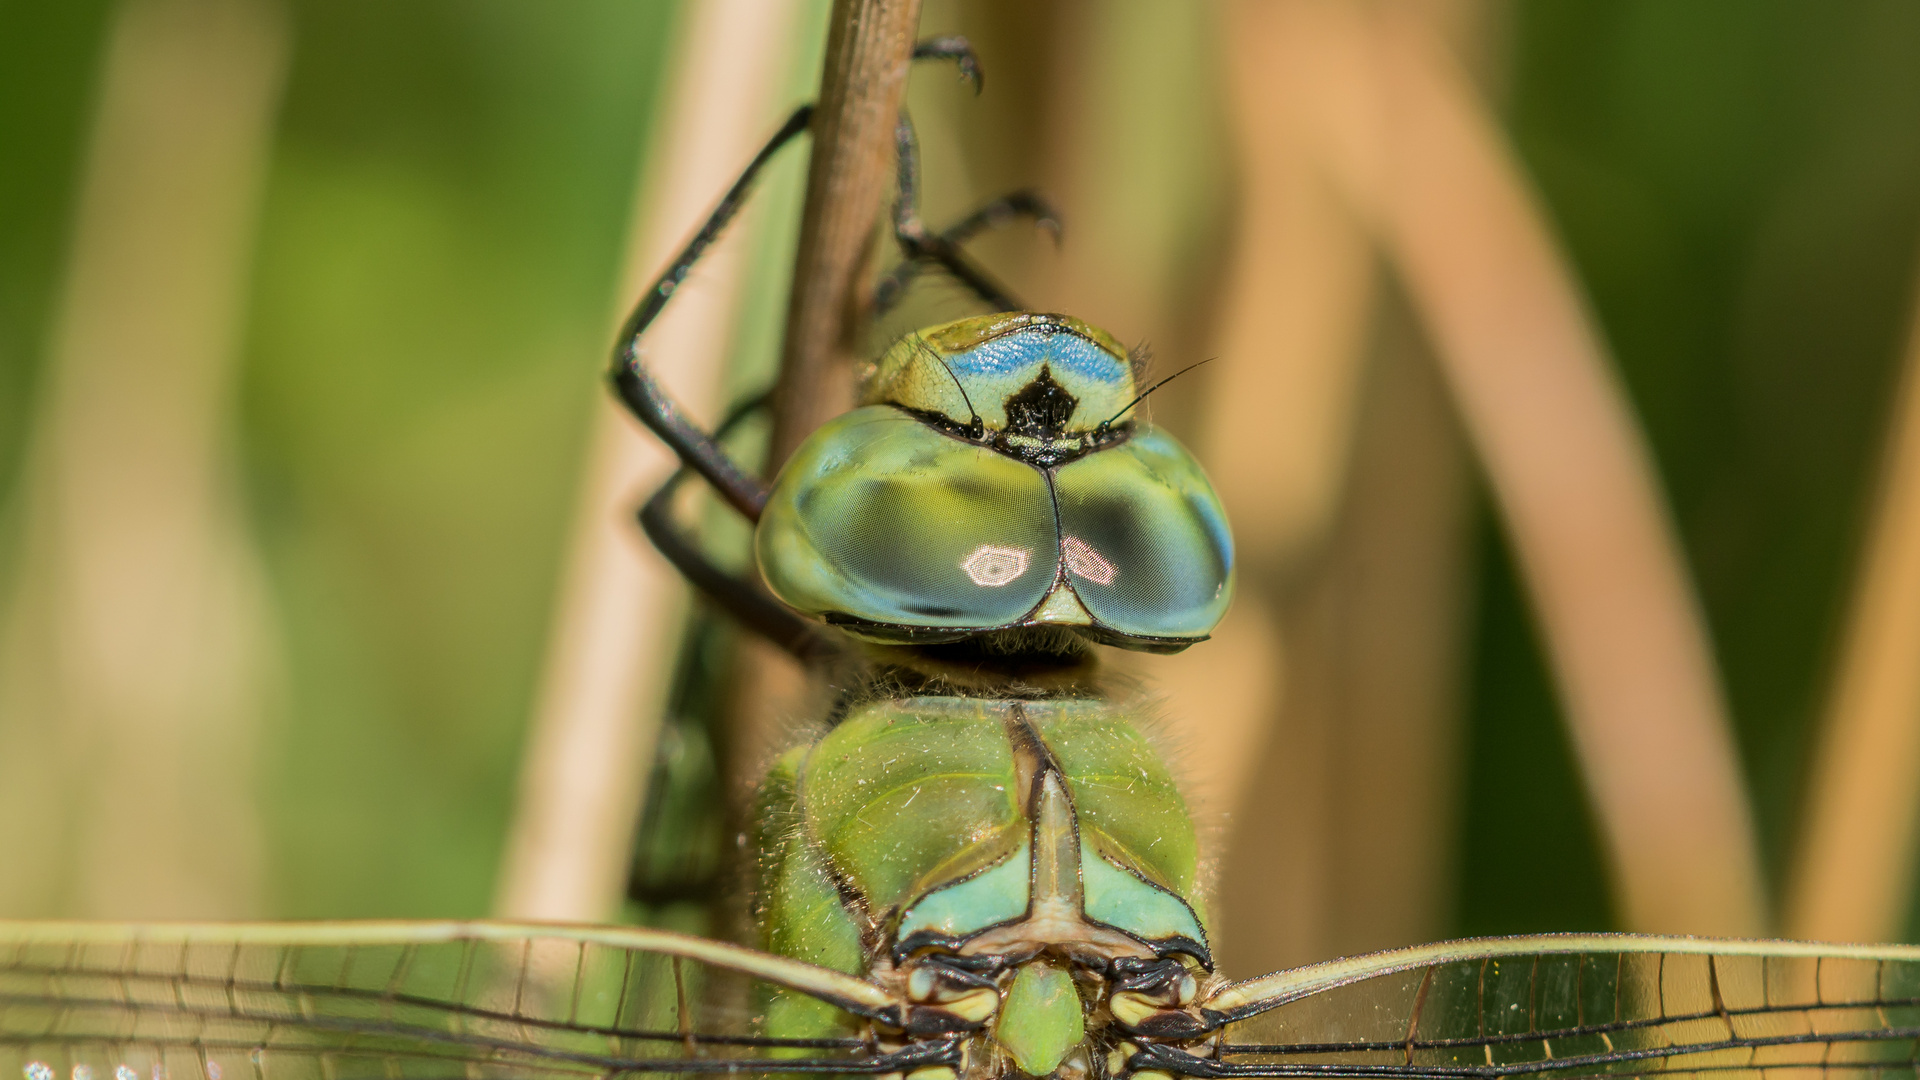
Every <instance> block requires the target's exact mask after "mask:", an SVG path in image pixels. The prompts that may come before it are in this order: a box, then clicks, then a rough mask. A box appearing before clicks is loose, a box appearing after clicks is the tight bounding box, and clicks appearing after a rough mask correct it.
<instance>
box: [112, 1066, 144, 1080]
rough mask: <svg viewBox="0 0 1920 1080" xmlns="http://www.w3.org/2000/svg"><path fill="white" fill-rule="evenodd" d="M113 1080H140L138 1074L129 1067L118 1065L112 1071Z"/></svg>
mask: <svg viewBox="0 0 1920 1080" xmlns="http://www.w3.org/2000/svg"><path fill="white" fill-rule="evenodd" d="M113 1080H140V1074H139V1073H137V1072H134V1071H133V1066H131V1065H120V1066H117V1067H115V1068H114V1070H113Z"/></svg>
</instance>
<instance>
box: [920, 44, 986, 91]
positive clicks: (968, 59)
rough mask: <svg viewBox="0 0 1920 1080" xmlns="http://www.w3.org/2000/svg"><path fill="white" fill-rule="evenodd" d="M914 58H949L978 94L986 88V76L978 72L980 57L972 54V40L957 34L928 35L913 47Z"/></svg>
mask: <svg viewBox="0 0 1920 1080" xmlns="http://www.w3.org/2000/svg"><path fill="white" fill-rule="evenodd" d="M913 58H914V59H915V60H951V61H953V65H954V66H955V67H957V68H959V69H960V77H961V78H962V79H965V80H967V81H968V82H970V83H972V84H973V92H974V93H976V94H978V93H979V92H980V91H981V90H983V89H985V88H986V76H985V75H983V74H981V73H980V58H979V57H978V56H975V55H974V54H973V42H971V41H968V40H967V39H966V38H964V37H961V36H960V35H959V34H946V35H943V36H941V37H930V38H928V39H926V40H925V41H921V42H918V43H916V44H915V45H914V47H913Z"/></svg>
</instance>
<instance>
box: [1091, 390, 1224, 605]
mask: <svg viewBox="0 0 1920 1080" xmlns="http://www.w3.org/2000/svg"><path fill="white" fill-rule="evenodd" d="M1053 483H1054V491H1055V494H1056V496H1057V497H1058V499H1059V501H1060V532H1061V555H1062V558H1063V559H1064V560H1065V561H1066V569H1067V580H1068V581H1069V582H1070V583H1071V584H1072V585H1073V589H1074V591H1075V592H1076V593H1078V594H1079V595H1080V602H1081V603H1083V604H1085V605H1086V607H1087V611H1088V612H1089V613H1091V614H1092V615H1093V617H1094V618H1095V619H1098V620H1099V621H1100V622H1101V623H1102V624H1103V625H1104V626H1106V627H1107V628H1108V629H1111V630H1113V631H1116V632H1118V633H1120V634H1125V635H1128V636H1131V637H1142V638H1199V637H1203V636H1205V635H1206V634H1207V633H1209V632H1210V631H1212V629H1213V628H1214V626H1215V625H1216V624H1218V623H1219V621H1220V618H1221V616H1223V615H1225V614H1226V612H1227V604H1228V602H1229V601H1231V600H1232V598H1233V540H1232V538H1231V536H1230V534H1229V533H1228V531H1227V518H1226V513H1225V512H1224V511H1223V510H1222V509H1221V507H1220V499H1219V497H1218V496H1217V495H1215V494H1214V492H1213V486H1212V485H1211V484H1209V483H1208V482H1207V478H1206V475H1205V474H1204V473H1202V472H1201V471H1200V466H1199V464H1198V463H1197V462H1195V461H1194V460H1193V456H1192V455H1191V454H1188V453H1187V451H1186V448H1185V447H1183V446H1181V445H1180V444H1179V443H1178V442H1176V441H1174V438H1173V436H1171V435H1168V434H1166V433H1164V432H1161V431H1158V430H1155V429H1151V428H1149V429H1146V430H1144V431H1141V432H1139V433H1138V434H1136V435H1134V437H1133V438H1131V439H1129V440H1127V441H1126V442H1125V443H1122V444H1121V445H1119V446H1116V447H1113V448H1111V449H1108V450H1101V451H1099V452H1097V453H1092V454H1088V455H1087V456H1086V457H1083V458H1080V459H1078V460H1076V461H1072V462H1069V463H1067V464H1066V465H1063V466H1061V467H1060V469H1059V470H1058V471H1057V472H1056V473H1055V474H1054V480H1053Z"/></svg>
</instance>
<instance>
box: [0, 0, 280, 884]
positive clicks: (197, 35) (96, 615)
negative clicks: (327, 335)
mask: <svg viewBox="0 0 1920 1080" xmlns="http://www.w3.org/2000/svg"><path fill="white" fill-rule="evenodd" d="M287 52H288V24H287V19H286V14H285V12H284V11H282V10H281V8H280V6H279V5H278V4H277V3H273V2H269V0H129V2H127V3H125V4H123V5H121V6H120V7H119V10H118V11H117V12H116V14H115V17H114V21H113V24H112V31H111V34H110V40H109V44H108V49H107V55H106V58H105V64H104V67H103V73H104V80H103V83H102V85H101V88H100V92H99V98H98V101H99V104H98V107H97V112H96V115H95V120H94V127H93V131H92V135H91V145H90V147H89V152H88V160H87V165H86V172H85V178H84V181H83V187H82V192H81V196H80V200H79V203H78V216H77V220H76V222H75V228H74V234H73V240H72V246H71V249H70V254H69V257H68V262H67V265H68V273H67V279H66V281H65V283H64V287H63V290H62V295H61V298H60V307H59V311H58V314H57V317H56V324H55V329H54V333H53V336H52V355H51V357H50V363H49V375H48V382H47V385H46V388H45V392H44V396H43V398H42V400H41V402H40V406H39V409H38V412H37V414H36V416H35V418H34V425H35V430H34V433H33V440H32V443H31V446H30V449H29V464H28V468H27V473H26V476H25V479H24V482H23V484H22V490H23V493H24V496H25V510H26V513H25V522H24V525H25V529H26V542H25V544H24V545H23V548H22V557H21V562H20V564H19V566H17V567H16V568H15V573H14V582H15V587H14V588H13V589H12V590H11V594H12V595H11V596H10V600H11V601H12V603H11V606H10V610H9V611H8V618H7V620H6V625H5V631H6V632H5V635H4V643H3V646H4V647H3V648H0V760H3V761H7V762H10V763H13V764H15V765H19V764H21V763H31V767H16V768H13V769H10V770H9V781H8V783H7V784H6V785H4V786H0V821H4V822H5V823H6V826H7V827H6V829H5V830H4V831H0V865H3V866H5V867H6V870H5V872H4V873H0V907H4V908H5V909H7V910H9V911H12V912H14V913H26V912H33V913H43V914H52V913H55V912H56V911H58V912H61V913H65V914H69V915H83V916H90V917H96V918H103V917H104V918H166V917H174V918H179V917H194V918H230V917H237V916H245V915H248V914H251V913H253V912H254V911H255V910H256V905H257V903H258V896H257V890H258V881H257V878H258V869H259V867H258V860H259V857H260V851H259V847H260V837H259V821H258V811H257V807H256V806H255V804H254V802H253V800H252V798H251V792H252V790H253V785H252V782H251V778H252V777H254V776H255V775H257V772H258V764H257V762H255V761H254V760H253V755H254V747H255V743H256V741H257V730H258V725H259V721H260V716H261V713H262V711H263V709H264V707H265V705H266V702H267V701H268V699H269V697H270V689H269V684H270V683H271V681H272V677H273V676H274V675H275V674H277V672H276V671H275V670H274V669H275V666H276V665H275V661H276V660H277V656H276V655H275V651H274V649H273V647H272V644H271V643H272V642H273V640H274V636H275V635H274V633H273V624H272V619H271V618H270V616H269V615H268V613H267V611H266V596H265V588H264V584H263V579H262V574H261V571H260V567H259V564H258V556H257V554H256V552H255V551H254V548H253V543H252V539H251V537H250V536H249V535H248V534H247V529H246V524H245V518H244V514H243V512H242V510H241V506H240V497H239V493H238V483H237V477H236V476H235V475H234V471H235V470H234V464H233V457H232V449H233V448H232V445H231V439H232V435H233V425H234V421H233V411H232V410H233V400H234V373H235V367H236V360H237V356H238V353H239V346H240V334H241V328H242V327H243V326H244V325H245V313H246V297H247V282H248V279H249V275H248V269H249V266H250V264H251V261H252V253H253V247H254V235H255V228H256V224H257V211H258V208H259V204H260V194H261V191H262V189H263V187H264V179H265V176H266V170H267V165H268V161H269V158H270V151H271V147H272V137H273V130H274V129H273V120H274V116H275V114H276V112H277V106H278V103H279V99H280V88H281V84H282V76H283V75H284V72H285V61H286V57H287Z"/></svg>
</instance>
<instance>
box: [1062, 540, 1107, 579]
mask: <svg viewBox="0 0 1920 1080" xmlns="http://www.w3.org/2000/svg"><path fill="white" fill-rule="evenodd" d="M1060 551H1061V553H1062V554H1063V555H1065V556H1066V560H1067V573H1069V574H1072V575H1074V576H1075V577H1083V578H1086V579H1087V580H1088V581H1091V582H1093V583H1094V584H1095V585H1111V584H1113V578H1114V575H1115V574H1118V573H1119V572H1120V571H1119V570H1117V569H1115V568H1114V565H1113V564H1112V563H1110V562H1108V561H1107V560H1106V558H1105V557H1104V556H1102V555H1101V554H1100V553H1099V552H1097V551H1095V550H1093V545H1092V544H1089V543H1087V542H1086V541H1085V540H1082V539H1080V538H1079V537H1077V536H1069V537H1066V538H1064V539H1062V540H1061V541H1060Z"/></svg>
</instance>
